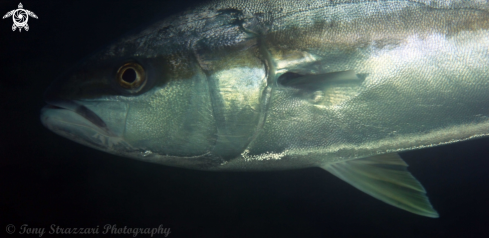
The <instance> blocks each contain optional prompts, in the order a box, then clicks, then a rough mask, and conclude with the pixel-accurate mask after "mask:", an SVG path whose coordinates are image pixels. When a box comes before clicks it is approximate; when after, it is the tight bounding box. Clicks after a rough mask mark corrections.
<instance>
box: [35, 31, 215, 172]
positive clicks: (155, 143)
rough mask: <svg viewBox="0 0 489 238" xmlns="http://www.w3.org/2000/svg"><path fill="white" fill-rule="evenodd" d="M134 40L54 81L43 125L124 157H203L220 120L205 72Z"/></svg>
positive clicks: (190, 61) (187, 57)
mask: <svg viewBox="0 0 489 238" xmlns="http://www.w3.org/2000/svg"><path fill="white" fill-rule="evenodd" d="M137 39H139V38H137ZM137 43H138V42H137V40H134V39H130V40H128V39H123V40H121V41H120V42H119V43H115V45H112V46H109V47H107V48H106V49H104V50H102V51H101V52H99V53H96V54H94V55H92V56H90V57H89V58H87V59H86V60H84V61H83V62H81V63H80V64H79V65H78V66H77V67H75V68H74V69H73V70H71V71H70V72H69V73H67V74H65V75H63V76H62V77H60V78H59V79H58V80H57V81H55V82H54V83H53V84H52V85H51V86H50V87H49V89H48V90H47V91H46V92H45V101H46V102H47V103H48V105H47V106H45V107H44V108H43V109H42V113H41V121H42V123H43V124H44V125H45V126H46V127H47V128H49V129H50V130H52V131H53V132H55V133H57V134H59V135H61V136H63V137H66V138H68V139H70V140H73V141H75V142H78V143H81V144H83V145H86V146H89V147H93V148H95V149H99V150H102V151H105V152H109V153H112V154H116V155H121V156H125V157H131V158H139V159H144V160H150V161H151V160H164V161H167V162H164V163H166V164H172V163H173V162H172V161H177V160H179V162H178V164H182V161H185V159H188V160H193V159H195V158H202V157H206V155H208V154H209V153H210V150H211V148H212V147H213V145H214V144H215V141H216V125H215V121H214V118H213V113H212V105H211V100H210V95H209V88H208V83H207V81H206V77H205V75H204V73H203V72H202V70H200V69H199V68H198V66H197V65H196V64H195V60H194V59H192V57H191V56H190V55H185V54H184V53H181V54H176V53H175V54H173V53H171V52H170V53H168V52H165V53H163V54H150V53H148V54H141V53H140V52H139V51H138V49H137V47H135V46H134V45H135V44H137ZM131 49H133V50H131ZM139 50H141V49H139ZM200 161H202V160H200ZM175 163H177V162H175Z"/></svg>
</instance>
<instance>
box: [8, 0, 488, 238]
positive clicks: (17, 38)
mask: <svg viewBox="0 0 489 238" xmlns="http://www.w3.org/2000/svg"><path fill="white" fill-rule="evenodd" d="M197 2H199V1H194V0H172V1H155V0H153V1H149V0H147V1H104V0H98V1H94V0H83V1H76V0H71V1H68V0H64V1H48V0H46V1H41V0H36V1H22V4H23V5H24V8H25V9H28V10H31V11H33V12H34V13H35V14H37V15H38V17H39V19H33V18H29V22H28V24H29V26H30V29H29V31H28V32H25V31H24V30H23V31H22V32H19V31H18V30H17V31H16V32H12V30H11V26H12V19H11V18H7V19H3V20H0V115H1V116H0V122H1V123H0V237H38V236H36V235H32V234H31V235H27V234H19V232H18V228H19V227H20V226H21V225H23V224H27V225H28V227H30V228H45V229H46V231H49V229H50V226H51V225H52V224H55V225H57V226H60V227H63V228H80V227H97V226H99V227H103V226H105V225H106V224H110V225H116V226H117V227H119V228H121V227H124V226H127V227H131V228H145V227H149V228H153V227H158V226H159V225H160V224H161V225H162V226H163V227H165V228H170V229H171V234H170V235H169V236H168V237H328V238H329V237H331V238H333V237H464V238H465V237H489V159H488V158H489V139H478V140H472V141H468V142H462V143H457V144H452V145H446V146H440V147H436V148H429V149H423V150H417V151H411V152H405V153H401V157H402V158H403V159H404V160H405V161H406V162H407V163H408V164H409V165H410V167H409V170H410V171H411V172H412V174H413V175H414V176H415V177H416V178H418V180H419V181H420V182H421V183H422V184H423V185H424V187H425V188H426V190H427V191H428V196H429V197H430V200H431V202H432V204H433V206H434V208H435V209H436V210H437V211H438V212H439V214H440V218H438V219H431V218H426V217H422V216H417V215H414V214H411V213H408V212H405V211H403V210H400V209H397V208H394V207H392V206H389V205H387V204H385V203H383V202H380V201H378V200H376V199H374V198H372V197H370V196H368V195H366V194H364V193H362V192H360V191H358V190H357V189H355V188H353V187H352V186H350V185H348V184H346V183H345V182H343V181H340V180H339V179H338V178H336V177H334V176H333V175H331V174H329V173H328V172H326V171H323V170H322V169H319V168H309V169H301V170H292V171H281V172H249V173H244V172H203V171H193V170H186V169H179V168H172V167H167V166H163V165H157V164H151V163H145V162H141V161H136V160H132V159H127V158H121V157H117V156H113V155H109V154H106V153H103V152H100V151H96V150H93V149H90V148H87V147H84V146H81V145H79V144H76V143H74V142H71V141H69V140H67V139H64V138H62V137H60V136H57V135H55V134H54V133H52V132H51V131H49V130H47V129H46V128H44V127H43V126H42V125H41V123H40V120H39V113H40V110H41V108H42V106H43V105H44V102H43V99H42V95H43V92H44V90H45V89H46V88H47V87H48V86H49V85H50V83H51V82H52V81H53V80H54V79H55V78H56V77H57V76H59V75H60V74H61V73H63V72H64V71H65V70H67V69H69V68H70V67H71V66H73V65H74V64H76V63H77V62H78V61H79V60H80V59H82V58H83V57H85V56H87V55H88V54H90V53H92V52H93V51H95V50H97V49H98V48H100V47H101V46H104V45H106V44H108V43H110V42H111V41H113V40H115V39H117V38H118V37H119V36H121V35H123V34H124V33H126V32H128V31H130V30H131V29H134V28H137V27H138V26H141V25H144V23H145V22H151V21H154V20H156V19H158V18H163V17H165V16H168V15H170V14H174V13H176V12H178V11H181V10H183V9H185V8H187V7H189V6H192V5H194V4H195V3H197ZM18 4H19V1H11V0H7V1H5V0H0V15H1V16H3V14H5V13H6V12H8V11H10V10H13V9H16V8H17V5H18ZM488 94H489V92H488ZM488 105H489V102H488ZM9 224H12V225H14V226H16V227H17V231H16V232H14V234H12V235H9V234H7V232H6V227H7V225H9ZM100 229H102V228H100ZM51 236H52V235H49V234H45V235H44V236H43V237H51ZM72 236H75V235H72ZM78 236H81V235H78ZM91 236H93V237H104V236H108V235H102V234H99V235H91ZM114 236H116V237H133V235H131V234H128V235H114ZM58 237H71V236H69V235H58ZM137 237H149V236H148V235H138V236H137Z"/></svg>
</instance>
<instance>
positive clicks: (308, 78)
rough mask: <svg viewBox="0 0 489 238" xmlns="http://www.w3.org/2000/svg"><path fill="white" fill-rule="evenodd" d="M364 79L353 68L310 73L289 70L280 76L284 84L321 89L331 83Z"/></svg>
mask: <svg viewBox="0 0 489 238" xmlns="http://www.w3.org/2000/svg"><path fill="white" fill-rule="evenodd" d="M362 81H363V79H362V77H359V75H357V74H356V73H355V71H353V70H347V71H341V72H331V73H324V74H308V75H302V74H297V73H292V72H288V73H285V74H283V75H281V76H280V77H279V78H278V83H279V84H281V85H283V86H286V87H293V88H301V89H320V88H323V87H324V86H326V85H331V84H343V83H354V82H356V83H361V82H362Z"/></svg>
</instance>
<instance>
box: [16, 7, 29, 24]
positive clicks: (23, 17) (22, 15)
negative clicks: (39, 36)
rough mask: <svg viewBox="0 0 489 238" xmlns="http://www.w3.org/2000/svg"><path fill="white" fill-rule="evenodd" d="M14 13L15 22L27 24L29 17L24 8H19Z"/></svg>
mask: <svg viewBox="0 0 489 238" xmlns="http://www.w3.org/2000/svg"><path fill="white" fill-rule="evenodd" d="M13 15H14V17H13V19H14V23H15V24H16V25H19V26H22V25H25V23H27V20H28V18H29V16H28V15H27V12H25V10H24V9H17V10H16V11H15V12H14V14H13Z"/></svg>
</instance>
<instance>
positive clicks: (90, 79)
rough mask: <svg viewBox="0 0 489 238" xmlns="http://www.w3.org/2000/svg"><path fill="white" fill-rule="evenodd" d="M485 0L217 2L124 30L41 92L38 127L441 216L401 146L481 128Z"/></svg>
mask: <svg viewBox="0 0 489 238" xmlns="http://www.w3.org/2000/svg"><path fill="white" fill-rule="evenodd" d="M488 9H489V3H488V2H487V1H462V0H452V1H436V0H433V1H428V0H416V1H382V0H381V1H346V0H339V1H318V0H315V1H306V0H304V1H285V0H276V1H273V0H270V1H265V0H255V1H250V0H228V1H215V2H210V3H208V4H204V5H202V6H199V7H196V8H194V9H191V10H188V11H186V12H184V13H182V14H180V15H177V16H174V17H171V18H169V19H166V20H164V21H161V22H158V23H157V24H154V25H151V26H149V27H147V28H146V29H144V30H142V31H140V32H137V33H136V34H133V35H130V36H127V37H124V38H122V39H120V40H119V41H117V42H116V43H114V44H113V45H110V46H109V47H107V48H106V49H104V50H102V51H100V52H98V53H96V54H94V55H93V56H91V57H90V58H88V59H87V60H85V61H84V62H82V63H81V64H80V65H79V66H78V67H77V68H76V69H75V70H73V72H71V74H68V75H65V76H63V77H62V78H61V79H60V80H58V81H56V82H55V83H54V84H53V85H52V86H51V87H50V88H49V89H48V91H47V92H46V95H45V98H46V102H47V103H48V104H49V105H48V106H46V107H45V108H43V110H42V114H41V120H42V122H43V124H44V125H45V126H46V127H48V128H49V129H50V130H52V131H54V132H55V133H57V134H59V135H61V136H64V137H66V138H68V139H71V140H74V141H76V142H78V143H81V144H84V145H87V146H90V147H93V148H96V149H99V150H102V151H106V152H108V153H112V154H116V155H120V156H125V157H130V158H136V159H141V160H145V161H150V162H156V163H161V164H165V165H170V166H178V167H185V168H192V169H201V170H214V171H217V170H280V169H294V168H305V167H321V168H323V169H325V170H327V171H329V172H331V173H332V174H334V175H335V176H337V177H339V178H340V179H342V180H344V181H346V182H347V183H350V184H351V185H353V186H355V187H356V188H358V189H359V190H361V191H363V192H365V193H367V194H370V195H372V196H373V197H375V198H377V199H380V200H382V201H384V202H386V203H388V204H391V205H393V206H396V207H399V208H401V209H404V210H407V211H410V212H412V213H416V214H419V215H423V216H427V217H438V213H437V212H436V211H435V210H434V209H433V208H432V206H431V204H430V203H429V201H428V198H427V197H426V196H425V193H426V192H425V190H424V188H423V187H422V186H421V184H420V183H419V182H418V181H417V180H416V179H415V178H414V177H413V176H412V175H411V174H410V173H409V172H408V171H407V170H406V167H407V164H406V163H404V161H403V160H402V159H401V158H400V157H399V156H398V155H397V152H401V151H408V150H414V149H419V148H425V147H432V146H436V145H442V144H448V143H453V142H458V141H463V140H468V139H472V138H479V137H483V136H486V135H488V134H489V118H488V116H489V104H488V100H489V30H488V29H489V10H488Z"/></svg>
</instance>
